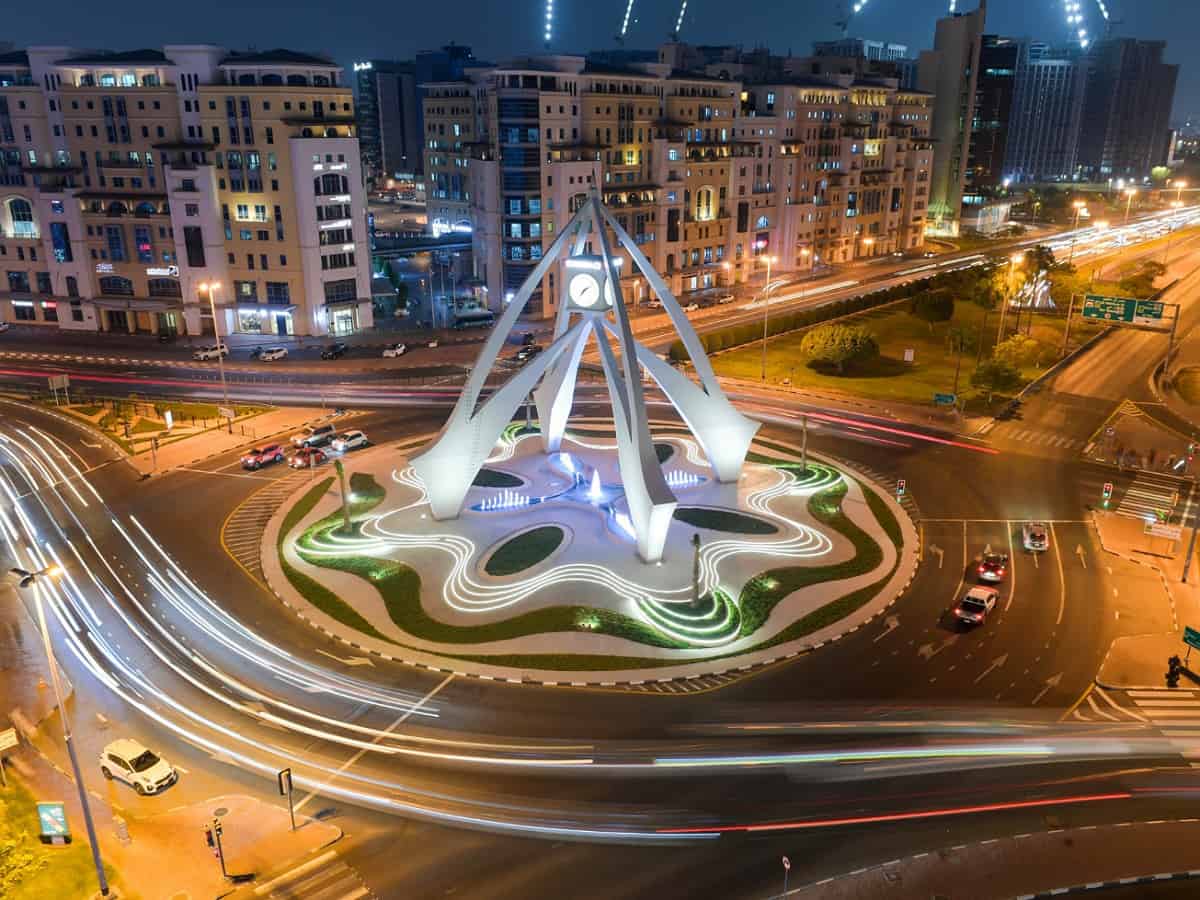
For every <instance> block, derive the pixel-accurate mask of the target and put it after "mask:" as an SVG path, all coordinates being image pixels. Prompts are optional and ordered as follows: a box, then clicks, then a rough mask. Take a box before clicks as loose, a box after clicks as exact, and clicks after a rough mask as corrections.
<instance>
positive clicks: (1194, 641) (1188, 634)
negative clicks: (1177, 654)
mask: <svg viewBox="0 0 1200 900" xmlns="http://www.w3.org/2000/svg"><path fill="white" fill-rule="evenodd" d="M1183 642H1184V643H1185V644H1187V645H1188V646H1189V647H1194V648H1196V649H1197V650H1200V631H1197V630H1196V629H1195V628H1184V629H1183Z"/></svg>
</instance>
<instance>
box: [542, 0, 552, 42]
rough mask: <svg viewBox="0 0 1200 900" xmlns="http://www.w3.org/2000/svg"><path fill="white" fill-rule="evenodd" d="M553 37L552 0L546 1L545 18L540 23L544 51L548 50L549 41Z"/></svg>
mask: <svg viewBox="0 0 1200 900" xmlns="http://www.w3.org/2000/svg"><path fill="white" fill-rule="evenodd" d="M553 36H554V0H546V16H545V21H544V22H543V23H542V41H543V43H545V45H546V49H547V50H548V49H550V39H551V38H552V37H553Z"/></svg>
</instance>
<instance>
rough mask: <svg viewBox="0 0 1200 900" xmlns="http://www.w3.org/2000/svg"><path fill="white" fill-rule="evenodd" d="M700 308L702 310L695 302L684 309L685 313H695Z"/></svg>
mask: <svg viewBox="0 0 1200 900" xmlns="http://www.w3.org/2000/svg"><path fill="white" fill-rule="evenodd" d="M699 308H700V304H699V303H697V302H695V301H694V300H693V301H692V302H691V303H689V304H688V305H687V306H685V307H684V308H683V311H684V312H695V311H696V310H698V309H699Z"/></svg>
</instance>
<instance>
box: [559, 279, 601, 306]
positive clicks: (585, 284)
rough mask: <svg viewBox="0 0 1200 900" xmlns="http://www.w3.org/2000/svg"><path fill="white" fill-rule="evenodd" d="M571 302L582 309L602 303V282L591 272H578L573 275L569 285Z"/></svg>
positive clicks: (568, 291) (568, 290)
mask: <svg viewBox="0 0 1200 900" xmlns="http://www.w3.org/2000/svg"><path fill="white" fill-rule="evenodd" d="M567 293H568V295H570V297H571V302H572V303H574V304H575V305H576V306H578V307H580V308H581V309H594V308H595V307H597V306H599V305H600V282H599V280H598V279H597V278H596V276H595V275H592V274H591V273H589V272H578V273H576V274H575V275H572V276H571V281H570V282H569V283H568V285H567Z"/></svg>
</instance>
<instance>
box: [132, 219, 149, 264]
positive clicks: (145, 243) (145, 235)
mask: <svg viewBox="0 0 1200 900" xmlns="http://www.w3.org/2000/svg"><path fill="white" fill-rule="evenodd" d="M150 241H151V238H150V229H149V228H148V227H147V226H145V225H135V226H134V228H133V245H134V248H135V249H136V250H137V258H138V262H141V263H152V262H154V246H153V244H151V242H150Z"/></svg>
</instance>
